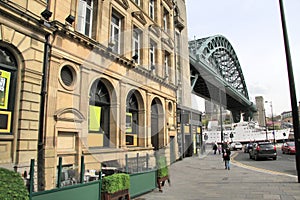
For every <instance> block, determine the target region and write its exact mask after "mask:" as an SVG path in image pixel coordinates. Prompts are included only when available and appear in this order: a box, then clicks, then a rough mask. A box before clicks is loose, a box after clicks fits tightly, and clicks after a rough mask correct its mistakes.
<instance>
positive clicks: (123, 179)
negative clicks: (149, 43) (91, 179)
mask: <svg viewBox="0 0 300 200" xmlns="http://www.w3.org/2000/svg"><path fill="white" fill-rule="evenodd" d="M129 187H130V177H129V174H124V173H119V174H113V175H110V176H105V177H103V180H102V192H107V193H109V194H112V193H115V192H117V191H120V190H126V189H129Z"/></svg>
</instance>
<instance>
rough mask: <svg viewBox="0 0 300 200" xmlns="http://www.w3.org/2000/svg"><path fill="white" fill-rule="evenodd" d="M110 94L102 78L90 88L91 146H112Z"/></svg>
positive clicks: (89, 141)
mask: <svg viewBox="0 0 300 200" xmlns="http://www.w3.org/2000/svg"><path fill="white" fill-rule="evenodd" d="M109 124H110V95H109V92H108V89H107V87H106V86H105V84H104V83H103V81H102V80H101V79H98V80H96V81H95V82H94V83H93V85H92V87H91V90H90V102H89V134H88V146H89V147H109V146H110V132H109Z"/></svg>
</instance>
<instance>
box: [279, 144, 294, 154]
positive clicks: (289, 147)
mask: <svg viewBox="0 0 300 200" xmlns="http://www.w3.org/2000/svg"><path fill="white" fill-rule="evenodd" d="M281 151H282V153H283V154H285V153H287V154H295V153H296V148H295V142H285V143H283V144H282V146H281Z"/></svg>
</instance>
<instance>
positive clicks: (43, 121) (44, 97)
mask: <svg viewBox="0 0 300 200" xmlns="http://www.w3.org/2000/svg"><path fill="white" fill-rule="evenodd" d="M49 39H50V34H47V35H46V36H45V45H44V61H43V78H42V90H41V103H40V116H39V121H40V123H39V133H38V163H37V164H38V170H37V171H38V190H39V191H41V190H44V185H45V184H44V174H45V173H44V172H45V163H44V160H45V159H44V158H45V150H44V148H45V134H44V133H45V124H46V117H45V110H46V107H47V102H46V100H47V84H48V71H49V55H50V49H51V45H50V43H49Z"/></svg>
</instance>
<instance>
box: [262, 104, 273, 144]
mask: <svg viewBox="0 0 300 200" xmlns="http://www.w3.org/2000/svg"><path fill="white" fill-rule="evenodd" d="M265 103H270V107H271V113H272V126H273V136H274V145H275V144H276V139H275V126H274V116H273V104H272V101H269V102H268V101H265Z"/></svg>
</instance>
